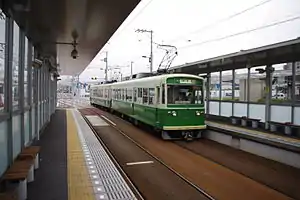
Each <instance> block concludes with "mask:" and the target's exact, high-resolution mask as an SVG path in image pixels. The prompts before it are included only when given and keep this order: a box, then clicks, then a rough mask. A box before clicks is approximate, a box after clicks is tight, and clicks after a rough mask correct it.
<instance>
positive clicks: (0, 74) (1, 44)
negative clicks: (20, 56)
mask: <svg viewBox="0 0 300 200" xmlns="http://www.w3.org/2000/svg"><path fill="white" fill-rule="evenodd" d="M4 79H5V15H4V13H2V11H1V9H0V112H2V111H3V110H4V101H5V98H4V92H5V82H6V81H4Z"/></svg>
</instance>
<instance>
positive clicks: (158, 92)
mask: <svg viewBox="0 0 300 200" xmlns="http://www.w3.org/2000/svg"><path fill="white" fill-rule="evenodd" d="M156 104H160V87H156Z"/></svg>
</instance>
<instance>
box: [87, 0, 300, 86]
mask: <svg viewBox="0 0 300 200" xmlns="http://www.w3.org/2000/svg"><path fill="white" fill-rule="evenodd" d="M261 2H266V3H264V4H263V5H261V6H258V7H256V8H254V9H252V10H250V11H248V12H244V13H243V14H241V15H238V16H236V17H233V18H231V19H230V20H224V21H223V22H220V23H217V24H215V22H217V21H219V20H222V19H224V18H227V17H229V16H231V15H233V14H236V13H239V12H241V11H243V10H245V9H247V8H250V7H252V6H254V5H257V4H259V3H261ZM297 16H300V1H299V0H269V1H267V0H251V1H240V0H227V1H224V0H210V1H204V0H142V1H141V3H140V4H139V5H138V6H137V7H136V9H135V10H134V11H133V12H132V13H131V14H130V16H129V17H128V18H127V19H126V20H125V22H124V23H123V24H122V25H121V27H120V28H119V29H118V30H117V32H116V33H115V34H114V35H113V36H112V37H111V38H110V40H109V43H108V44H106V45H105V46H104V48H103V49H102V50H101V51H100V52H99V53H98V55H97V56H96V57H95V58H94V60H93V61H92V62H91V63H90V64H89V66H88V67H87V68H86V70H85V71H84V72H83V73H82V74H81V80H86V81H87V80H90V79H91V77H92V76H97V77H98V78H103V77H104V71H103V70H102V71H101V70H100V68H104V67H105V63H104V62H103V61H101V59H103V58H104V57H105V53H104V52H105V51H108V64H109V66H116V65H119V66H123V68H122V73H123V74H124V75H129V74H130V68H129V67H125V66H129V64H130V61H133V62H134V65H133V66H134V68H133V72H134V73H137V72H143V71H147V72H148V71H149V62H148V59H145V58H142V56H144V55H145V56H149V54H150V38H149V34H147V33H136V32H135V30H136V29H138V28H141V29H152V30H153V31H154V41H155V42H157V43H164V44H170V45H175V46H176V47H177V48H178V56H177V57H176V58H175V60H174V62H173V64H172V66H175V65H179V64H183V63H187V62H192V61H197V60H202V59H206V58H210V57H214V56H219V55H223V54H227V53H232V52H236V51H240V50H242V49H243V50H245V49H250V48H255V47H259V46H264V45H268V44H272V43H277V42H281V41H285V40H290V39H295V38H297V37H299V36H300V19H297V20H294V21H291V22H287V23H283V24H280V25H277V26H273V27H270V28H266V29H261V30H257V31H253V32H249V33H246V34H241V35H238V36H235V37H229V38H226V39H223V40H217V41H215V40H216V39H218V38H222V37H225V36H228V35H232V34H235V33H239V32H243V31H247V30H251V29H254V28H257V27H261V26H265V25H268V24H272V23H275V22H280V21H283V20H287V19H290V18H293V17H297ZM214 24H215V25H214ZM189 40H190V41H189ZM207 41H213V42H207ZM203 42H205V43H203ZM153 50H154V55H153V56H154V69H153V70H156V69H157V67H158V64H159V63H160V61H161V59H162V56H163V55H164V52H163V51H161V50H159V49H158V48H157V45H155V44H154V45H153Z"/></svg>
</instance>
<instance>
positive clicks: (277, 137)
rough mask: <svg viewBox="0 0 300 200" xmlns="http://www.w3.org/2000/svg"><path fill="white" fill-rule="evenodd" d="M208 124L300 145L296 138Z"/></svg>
mask: <svg viewBox="0 0 300 200" xmlns="http://www.w3.org/2000/svg"><path fill="white" fill-rule="evenodd" d="M207 122H209V123H210V124H215V125H222V126H223V127H227V128H230V129H232V130H235V131H239V130H241V131H244V132H248V133H250V134H253V135H255V134H256V135H261V136H265V137H268V138H272V139H277V140H282V141H287V142H292V143H300V140H299V139H294V138H289V137H285V136H279V135H272V134H269V133H265V132H261V131H255V130H249V129H246V128H242V127H235V126H231V125H227V124H219V123H215V122H212V121H207Z"/></svg>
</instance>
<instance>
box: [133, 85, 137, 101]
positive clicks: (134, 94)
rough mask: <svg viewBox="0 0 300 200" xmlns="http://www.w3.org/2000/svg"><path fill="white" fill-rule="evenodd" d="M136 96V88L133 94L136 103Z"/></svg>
mask: <svg viewBox="0 0 300 200" xmlns="http://www.w3.org/2000/svg"><path fill="white" fill-rule="evenodd" d="M136 96H137V89H136V88H134V93H133V101H134V102H136V100H137V98H136Z"/></svg>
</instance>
